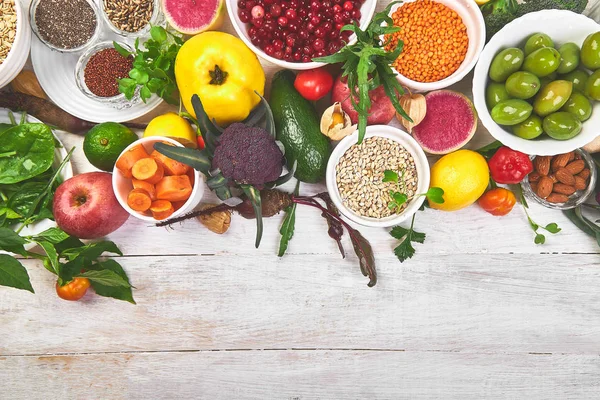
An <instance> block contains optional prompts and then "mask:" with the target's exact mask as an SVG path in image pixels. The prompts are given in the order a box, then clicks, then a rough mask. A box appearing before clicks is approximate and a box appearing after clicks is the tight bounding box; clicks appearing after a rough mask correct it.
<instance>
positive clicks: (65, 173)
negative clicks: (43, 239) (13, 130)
mask: <svg viewBox="0 0 600 400" xmlns="http://www.w3.org/2000/svg"><path fill="white" fill-rule="evenodd" d="M8 115H9V110H7V109H5V108H0V123H9V122H10V118H9V116H8ZM13 115H14V117H15V120H16V121H17V122H19V121H20V120H21V114H20V113H18V112H13ZM27 122H31V123H39V124H41V123H43V122H42V121H40V120H39V119H37V118H34V117H32V116H31V115H27ZM54 137H55V139H56V141H57V142H58V143H59V144H60V147H57V148H55V149H54V163H53V164H52V166H53V167H54V168H56V167H58V166H59V165H60V163H61V162H62V160H63V159H64V158H65V157H66V156H67V153H68V152H67V150H66V149H65V148H64V146H63V144H62V143H61V141H60V139H59V138H58V137H57V136H56V135H54ZM60 177H61V178H62V180H63V182H64V181H66V180H67V179H69V178H72V177H73V166H72V164H71V161H68V162H67V163H66V164H65V166H64V167H63V169H62V171H61V173H60ZM56 226H57V225H56V222H54V221H53V220H51V219H44V220H42V221H38V222H36V223H34V224H31V225H28V226H26V227H25V228H23V230H22V231H21V235H22V236H33V235H37V234H38V233H41V232H43V231H45V230H46V229H50V228H55V227H56ZM34 247H35V243H29V244H26V245H25V250H31V249H32V248H34ZM0 253H1V252H0Z"/></svg>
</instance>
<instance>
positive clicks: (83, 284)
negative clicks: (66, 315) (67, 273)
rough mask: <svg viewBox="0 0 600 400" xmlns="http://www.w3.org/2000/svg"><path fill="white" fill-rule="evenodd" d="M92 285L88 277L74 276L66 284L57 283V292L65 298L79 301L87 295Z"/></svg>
mask: <svg viewBox="0 0 600 400" xmlns="http://www.w3.org/2000/svg"><path fill="white" fill-rule="evenodd" d="M89 287H90V281H89V279H87V278H74V279H73V280H72V281H71V282H69V283H67V284H66V285H64V286H59V284H58V282H57V283H56V294H58V297H60V298H61V299H63V300H71V301H77V300H79V299H81V298H82V297H83V296H85V293H86V292H87V290H88V289H89Z"/></svg>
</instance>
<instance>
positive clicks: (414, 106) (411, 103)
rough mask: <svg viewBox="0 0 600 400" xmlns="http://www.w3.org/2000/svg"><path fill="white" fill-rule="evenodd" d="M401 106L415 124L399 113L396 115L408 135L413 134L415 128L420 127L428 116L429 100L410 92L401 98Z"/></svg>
mask: <svg viewBox="0 0 600 400" xmlns="http://www.w3.org/2000/svg"><path fill="white" fill-rule="evenodd" d="M400 106H402V109H403V110H404V111H405V112H406V114H408V116H409V117H410V118H411V119H412V120H413V122H410V121H409V120H407V119H405V118H404V117H402V116H401V115H400V114H398V113H396V117H397V118H398V120H399V121H400V123H401V124H402V125H403V126H404V127H405V128H406V130H407V131H408V133H412V130H413V128H414V127H415V126H417V125H419V124H420V123H421V122H422V121H423V119H424V118H425V115H426V114H427V100H426V99H425V96H423V95H422V94H418V93H415V94H412V93H410V92H409V93H406V94H404V95H403V96H401V97H400Z"/></svg>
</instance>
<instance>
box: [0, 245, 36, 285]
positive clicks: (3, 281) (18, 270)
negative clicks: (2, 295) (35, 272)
mask: <svg viewBox="0 0 600 400" xmlns="http://www.w3.org/2000/svg"><path fill="white" fill-rule="evenodd" d="M0 285H1V286H9V287H13V288H16V289H23V290H28V291H30V292H31V293H35V292H34V291H33V287H32V286H31V281H30V280H29V274H28V273H27V270H26V269H25V267H24V266H23V264H21V263H20V262H19V260H17V259H15V258H13V257H11V256H9V255H7V254H0Z"/></svg>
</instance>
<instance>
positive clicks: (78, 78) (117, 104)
mask: <svg viewBox="0 0 600 400" xmlns="http://www.w3.org/2000/svg"><path fill="white" fill-rule="evenodd" d="M119 45H121V46H122V47H123V48H125V49H126V50H129V51H133V49H132V48H131V46H129V45H127V44H126V43H122V42H119ZM111 48H114V47H113V42H109V41H106V42H99V43H96V44H95V45H93V46H92V47H90V48H88V49H87V50H86V51H85V52H84V53H83V54H82V55H81V56H80V57H79V60H78V61H77V65H76V66H75V83H76V84H77V87H78V88H79V90H81V93H83V94H84V95H86V96H87V97H88V98H90V99H92V100H94V101H98V102H100V103H105V104H107V105H110V106H112V107H113V108H118V109H125V108H129V107H131V106H133V105H134V104H137V103H138V102H139V101H140V97H139V90H138V91H136V94H135V95H134V97H133V98H132V99H131V100H127V98H126V97H125V95H124V94H123V93H119V94H118V95H116V96H112V97H101V96H97V95H95V94H94V93H92V92H91V91H90V89H89V88H88V87H87V85H86V83H85V68H86V66H87V63H88V61H89V60H90V58H91V57H92V56H93V55H94V54H96V53H98V52H99V51H101V50H104V49H111Z"/></svg>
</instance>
